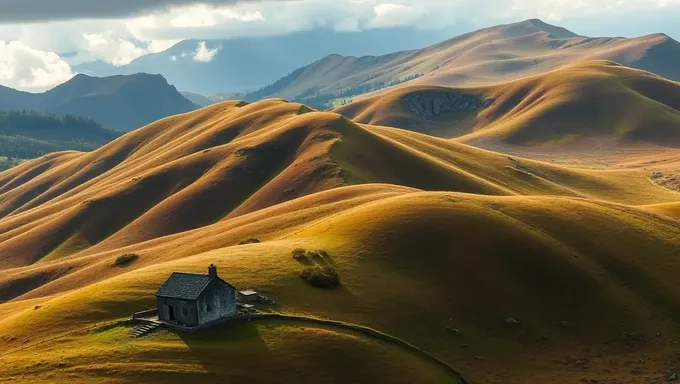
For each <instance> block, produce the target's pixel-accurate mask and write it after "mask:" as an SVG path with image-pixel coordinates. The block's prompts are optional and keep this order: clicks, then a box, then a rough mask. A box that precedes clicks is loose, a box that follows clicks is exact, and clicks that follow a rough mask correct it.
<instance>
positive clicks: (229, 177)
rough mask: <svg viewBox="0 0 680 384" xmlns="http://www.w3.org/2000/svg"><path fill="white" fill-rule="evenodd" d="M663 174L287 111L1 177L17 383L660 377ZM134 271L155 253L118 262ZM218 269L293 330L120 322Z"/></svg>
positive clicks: (673, 221)
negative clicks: (192, 329)
mask: <svg viewBox="0 0 680 384" xmlns="http://www.w3.org/2000/svg"><path fill="white" fill-rule="evenodd" d="M648 176H649V172H648V170H646V169H645V166H644V165H639V166H630V167H629V168H627V169H618V170H613V169H608V170H593V169H580V168H571V167H565V166H558V165H554V164H548V163H545V162H540V161H535V160H529V159H525V158H521V157H509V156H507V155H504V154H500V153H496V152H492V151H488V150H484V149H479V148H475V147H471V146H469V145H466V144H463V143H459V142H455V141H451V140H446V139H442V138H437V137H433V136H428V135H424V134H421V133H417V132H412V131H408V130H402V129H397V128H391V127H383V126H375V125H363V124H360V123H356V122H353V121H351V120H349V119H347V118H346V117H343V116H341V115H339V114H337V113H331V112H318V111H315V110H313V109H311V108H309V107H306V106H304V105H301V104H297V103H288V102H285V101H283V100H280V99H270V100H264V101H261V102H257V103H250V104H249V103H247V102H238V101H232V102H223V103H219V104H215V105H211V106H209V107H206V108H203V109H200V110H197V111H193V112H190V113H186V114H183V115H177V116H172V117H168V118H165V119H163V120H160V121H158V122H156V123H153V124H150V125H147V126H145V127H143V128H141V129H139V130H136V131H134V132H131V133H128V134H126V135H125V136H123V137H121V138H119V139H117V140H115V141H113V142H112V143H110V144H107V145H105V146H104V147H102V148H100V149H97V150H95V151H93V152H89V153H77V152H64V153H55V154H50V155H47V156H44V157H41V158H39V159H35V160H32V161H29V162H26V163H24V164H22V165H20V166H18V167H16V168H14V169H12V170H10V171H7V172H3V173H0V271H2V273H1V274H0V303H2V304H0V350H1V352H0V377H2V378H7V379H8V380H11V381H12V382H16V383H49V382H53V381H54V379H55V377H65V376H68V377H69V381H72V382H73V383H87V382H92V381H97V382H103V383H132V382H139V381H140V380H142V381H144V382H150V383H161V382H163V383H181V382H187V381H200V382H208V383H218V382H226V381H235V380H244V381H249V382H281V383H285V382H291V381H293V380H294V381H298V382H310V383H311V382H318V381H332V380H335V381H338V382H344V381H348V380H350V379H351V380H352V381H358V380H362V381H366V382H374V381H389V382H397V383H400V382H413V381H414V380H415V381H417V382H433V383H434V382H437V383H443V382H446V383H449V382H451V383H467V382H474V383H477V382H479V383H486V382H497V381H499V380H502V381H506V382H507V381H511V382H549V381H551V380H552V381H557V382H578V381H582V380H590V381H591V382H592V381H593V380H597V381H599V382H607V381H614V380H618V381H623V382H631V383H638V382H639V383H643V382H644V383H648V382H650V381H654V380H659V379H664V380H665V378H666V376H665V375H666V374H667V372H669V370H672V369H673V367H674V364H675V363H676V361H677V360H674V359H676V357H677V354H676V352H677V346H676V345H675V344H674V342H675V340H678V337H680V333H678V330H677V327H676V326H675V324H677V322H678V321H679V320H680V311H679V310H678V306H677V303H678V301H679V300H680V289H678V286H677V284H676V280H677V279H676V276H675V275H676V273H675V272H676V271H677V270H678V268H680V259H679V258H678V257H677V256H678V253H677V252H678V251H677V250H678V249H679V247H680V229H679V228H680V226H679V225H678V221H677V218H675V217H674V216H673V212H675V209H674V208H673V207H675V205H677V204H678V202H680V195H679V194H678V193H677V192H673V191H670V190H667V189H664V188H660V187H659V186H657V185H654V184H653V183H651V182H650V180H649V179H648ZM249 238H257V239H258V240H259V241H260V242H256V243H251V244H242V242H243V240H245V239H249ZM296 248H304V249H307V250H316V249H322V250H325V251H327V255H326V256H325V258H322V261H319V262H323V263H326V264H327V265H330V266H332V267H333V268H334V269H335V270H336V271H337V272H338V273H339V276H340V280H341V285H340V287H338V288H337V289H334V290H324V289H320V288H316V287H312V286H310V285H308V284H306V283H305V282H304V281H303V280H302V279H300V277H299V276H298V273H299V272H300V271H301V270H302V269H303V268H304V267H305V264H304V262H302V261H299V260H296V259H295V258H293V257H292V256H291V252H292V251H293V250H294V249H296ZM124 253H132V254H136V255H138V256H139V257H138V259H136V260H135V261H134V262H132V263H131V264H128V265H119V264H117V263H116V260H117V258H118V256H120V255H122V254H124ZM210 263H215V264H216V265H217V266H218V268H219V270H220V274H221V275H222V276H223V277H224V278H226V279H227V280H228V281H230V282H231V283H232V284H234V285H236V286H237V287H254V288H256V289H257V290H258V291H260V292H262V293H264V294H266V295H267V296H269V297H272V298H273V299H274V300H275V301H276V302H277V306H276V307H273V308H269V309H267V310H269V311H276V312H279V313H284V314H287V315H290V316H294V319H295V320H293V321H279V320H276V319H275V320H267V321H260V320H254V321H252V322H248V323H243V324H240V325H237V326H233V327H232V326H225V327H220V328H216V329H214V330H210V331H208V332H206V333H198V334H196V335H187V334H178V333H174V332H169V331H160V332H157V333H155V334H153V335H151V336H150V337H148V338H144V339H131V338H129V336H128V335H129V333H130V331H131V328H130V326H129V325H128V324H126V323H125V322H124V321H122V320H124V319H125V318H127V317H129V316H130V314H131V313H132V312H134V311H136V310H140V309H144V308H147V307H149V306H151V305H154V303H155V301H154V298H153V294H154V292H155V291H156V289H157V288H158V286H159V284H161V283H162V281H163V280H164V279H165V278H167V276H168V275H169V274H170V273H171V272H173V271H203V270H204V269H205V267H206V266H207V265H208V264H210ZM508 318H513V319H515V320H516V322H508V321H507V319H508ZM319 319H327V320H332V321H335V322H336V323H324V324H325V325H321V324H320V323H319V321H318V320H319ZM361 327H370V328H371V329H374V330H377V331H378V332H379V333H380V332H382V333H383V334H385V335H392V336H394V337H397V338H399V339H400V340H402V341H404V342H406V343H409V344H410V345H414V346H416V347H417V348H418V349H417V350H414V349H406V348H404V346H403V344H395V343H385V342H384V339H380V338H374V337H367V336H366V334H365V333H360V332H357V331H356V330H357V329H363V328H361ZM37 350H40V353H36V351H37ZM418 351H420V352H418ZM423 351H424V352H427V353H429V354H431V355H432V356H435V357H436V358H438V359H440V360H441V361H443V362H444V363H445V364H446V365H448V366H450V367H453V369H454V370H455V371H460V372H462V373H463V376H464V377H467V378H468V379H469V381H467V380H464V379H461V378H460V377H459V376H457V375H455V374H452V373H451V371H449V370H446V369H442V365H432V361H431V360H428V359H427V358H425V357H426V356H429V355H426V354H424V353H423ZM322 355H323V356H332V357H331V358H324V359H319V358H318V356H322ZM639 356H644V359H642V358H640V357H639ZM319 360H323V362H320V361H319ZM631 361H634V362H635V363H630V362H631ZM638 361H639V362H638ZM227 362H229V363H227ZM630 364H635V365H634V368H635V370H633V369H632V368H631V365H630ZM225 367H230V368H229V369H225ZM317 370H319V372H316V371H317ZM378 370H379V371H378ZM170 372H172V374H171V375H170V374H169V373H170ZM376 372H380V376H379V377H377V376H376Z"/></svg>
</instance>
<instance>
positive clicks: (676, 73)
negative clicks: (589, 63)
mask: <svg viewBox="0 0 680 384" xmlns="http://www.w3.org/2000/svg"><path fill="white" fill-rule="evenodd" d="M597 59H600V60H611V61H614V62H617V63H620V64H624V65H626V66H629V67H633V68H638V69H643V70H647V71H650V72H653V73H656V74H658V75H660V76H663V77H666V78H668V79H671V80H680V67H678V66H677V65H675V63H677V62H680V43H678V42H677V41H675V40H673V39H671V38H670V37H668V36H666V35H663V34H655V35H648V36H643V37H639V38H621V37H619V38H613V37H600V38H591V37H585V36H580V35H577V34H576V33H574V32H571V31H568V30H566V29H564V28H561V27H556V26H553V25H550V24H547V23H545V22H543V21H541V20H537V19H531V20H525V21H523V22H519V23H514V24H508V25H500V26H496V27H491V28H485V29H481V30H478V31H474V32H471V33H467V34H464V35H461V36H458V37H455V38H452V39H449V40H446V41H444V42H441V43H438V44H435V45H432V46H429V47H427V48H423V49H417V50H411V51H402V52H396V53H391V54H387V55H382V56H364V57H353V56H341V55H337V54H335V55H330V56H327V57H325V58H323V59H321V60H318V61H316V62H314V63H311V64H309V65H307V66H304V67H301V68H299V69H297V70H296V71H294V72H292V73H291V74H290V75H288V76H286V77H284V78H282V79H280V80H279V81H277V82H275V83H273V84H271V85H270V86H267V87H265V88H263V89H261V90H259V91H258V92H254V93H250V94H247V95H245V96H244V98H245V99H247V100H258V99H263V98H268V97H282V98H285V99H290V100H297V101H301V102H305V103H308V104H310V105H313V106H315V107H318V108H324V107H327V105H328V104H329V102H332V101H333V100H334V99H342V100H347V101H349V100H348V99H350V98H352V97H356V96H357V95H361V94H364V93H368V92H370V91H375V90H380V89H383V88H386V87H390V86H393V85H397V84H407V85H416V84H422V85H442V86H479V85H488V84H494V83H498V82H503V81H509V80H513V79H516V78H518V77H525V76H530V75H535V74H539V73H545V72H548V71H550V70H553V69H556V68H559V67H561V66H564V65H567V64H570V63H576V62H580V61H585V60H597ZM331 104H333V103H331ZM334 105H337V104H334Z"/></svg>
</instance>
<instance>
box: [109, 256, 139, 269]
mask: <svg viewBox="0 0 680 384" xmlns="http://www.w3.org/2000/svg"><path fill="white" fill-rule="evenodd" d="M137 259H139V255H136V254H134V253H126V254H124V255H120V256H118V257H117V258H116V261H115V262H114V263H113V265H114V266H116V267H124V266H126V265H130V264H132V263H134V262H135V261H137Z"/></svg>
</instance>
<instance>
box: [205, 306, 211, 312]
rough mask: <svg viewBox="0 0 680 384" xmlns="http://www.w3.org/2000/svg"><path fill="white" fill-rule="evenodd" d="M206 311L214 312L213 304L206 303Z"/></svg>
mask: <svg viewBox="0 0 680 384" xmlns="http://www.w3.org/2000/svg"><path fill="white" fill-rule="evenodd" d="M205 311H206V312H212V305H210V304H206V305H205Z"/></svg>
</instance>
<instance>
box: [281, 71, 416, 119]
mask: <svg viewBox="0 0 680 384" xmlns="http://www.w3.org/2000/svg"><path fill="white" fill-rule="evenodd" d="M422 76H423V74H422V73H416V74H413V75H410V76H406V77H403V78H400V79H394V80H392V81H389V82H384V81H377V82H372V83H363V84H359V85H356V86H354V87H350V88H345V89H342V90H340V91H337V92H333V93H326V94H318V87H315V88H310V89H307V90H306V91H305V92H303V93H302V94H301V95H300V96H299V97H297V98H295V99H294V100H293V101H296V102H299V103H303V104H306V105H308V106H310V107H312V108H315V109H319V110H325V109H331V108H333V105H332V103H333V100H335V99H341V98H346V99H349V100H350V101H349V103H351V98H352V96H356V95H362V94H364V93H369V92H373V91H377V90H380V89H383V88H386V87H391V86H394V85H399V84H402V83H405V82H407V81H411V80H415V79H417V78H419V77H422ZM347 103H348V102H345V104H347Z"/></svg>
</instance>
